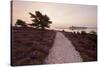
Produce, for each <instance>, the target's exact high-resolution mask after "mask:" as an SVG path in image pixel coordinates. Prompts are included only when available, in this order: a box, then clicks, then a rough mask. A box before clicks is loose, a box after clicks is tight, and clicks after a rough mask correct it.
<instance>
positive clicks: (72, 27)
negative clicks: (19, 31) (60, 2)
mask: <svg viewBox="0 0 100 67" xmlns="http://www.w3.org/2000/svg"><path fill="white" fill-rule="evenodd" d="M69 29H72V30H73V29H87V27H77V26H71V27H69Z"/></svg>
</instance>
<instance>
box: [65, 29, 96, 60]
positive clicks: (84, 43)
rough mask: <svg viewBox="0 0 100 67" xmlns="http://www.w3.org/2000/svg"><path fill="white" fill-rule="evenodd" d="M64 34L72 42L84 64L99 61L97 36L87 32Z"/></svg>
mask: <svg viewBox="0 0 100 67" xmlns="http://www.w3.org/2000/svg"><path fill="white" fill-rule="evenodd" d="M93 33H94V32H93ZM63 34H64V35H65V36H66V37H68V38H69V40H71V42H72V44H73V45H74V46H75V48H76V50H77V51H78V52H79V53H80V55H81V57H82V58H83V61H84V62H86V61H96V60H97V35H95V34H89V33H86V32H85V31H82V32H81V33H72V32H63Z"/></svg>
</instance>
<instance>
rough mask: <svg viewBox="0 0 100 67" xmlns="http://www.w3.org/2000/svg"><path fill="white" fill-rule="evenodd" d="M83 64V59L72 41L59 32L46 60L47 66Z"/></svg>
mask: <svg viewBox="0 0 100 67" xmlns="http://www.w3.org/2000/svg"><path fill="white" fill-rule="evenodd" d="M71 62H82V58H81V57H80V55H79V53H78V52H77V51H76V50H75V47H74V46H73V45H72V43H71V42H70V40H68V38H66V37H65V36H64V35H63V34H62V33H61V32H57V34H56V38H55V42H54V45H53V47H52V48H51V50H50V53H49V55H48V57H47V58H46V59H45V63H46V64H55V63H71Z"/></svg>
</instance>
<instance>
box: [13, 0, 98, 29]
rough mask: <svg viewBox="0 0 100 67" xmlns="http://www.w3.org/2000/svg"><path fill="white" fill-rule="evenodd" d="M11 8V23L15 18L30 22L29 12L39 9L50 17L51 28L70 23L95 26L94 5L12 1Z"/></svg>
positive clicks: (64, 26)
mask: <svg viewBox="0 0 100 67" xmlns="http://www.w3.org/2000/svg"><path fill="white" fill-rule="evenodd" d="M12 8H13V9H12V25H14V24H15V23H16V21H17V19H21V20H23V21H25V22H26V23H32V21H31V20H32V18H30V15H29V12H31V13H33V14H35V11H40V12H41V13H42V14H43V15H45V14H46V15H48V16H49V17H50V20H51V21H52V24H51V27H52V28H67V27H70V26H72V25H73V26H85V27H97V6H96V5H79V4H66V3H65V4H64V3H48V2H34V1H13V6H12Z"/></svg>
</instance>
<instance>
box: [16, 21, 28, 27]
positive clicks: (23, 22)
mask: <svg viewBox="0 0 100 67" xmlns="http://www.w3.org/2000/svg"><path fill="white" fill-rule="evenodd" d="M17 25H20V26H21V27H27V25H26V23H25V21H22V20H20V19H18V20H17V22H16V24H15V26H17Z"/></svg>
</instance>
